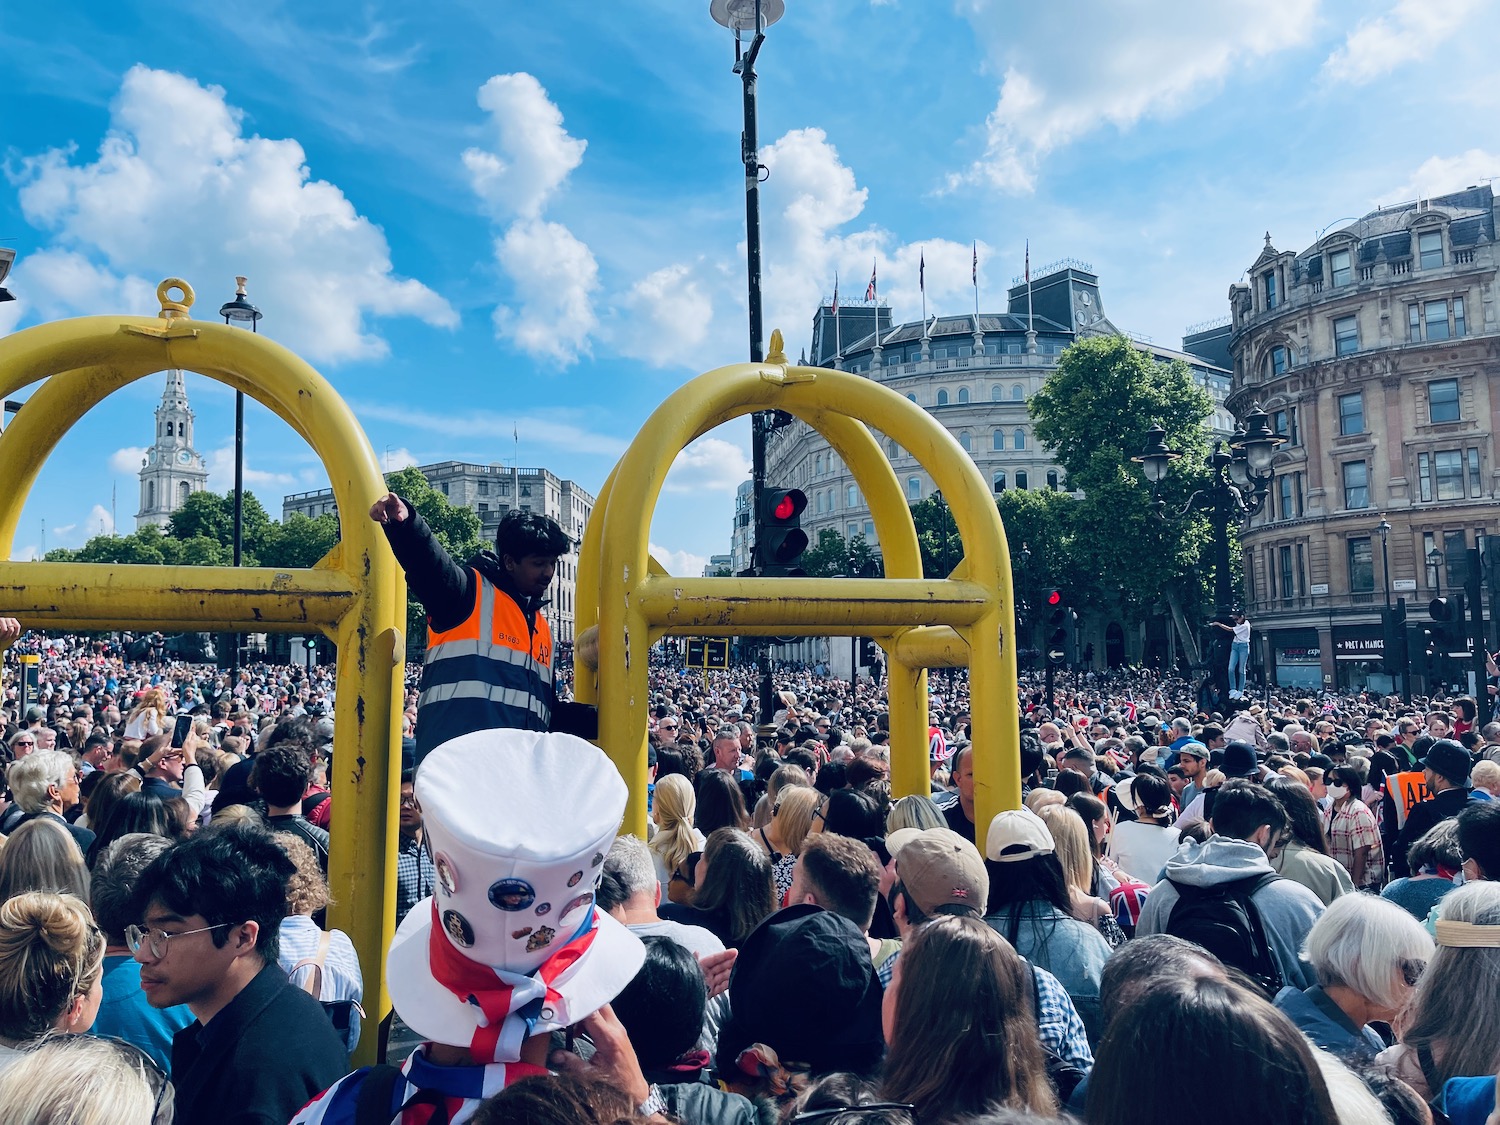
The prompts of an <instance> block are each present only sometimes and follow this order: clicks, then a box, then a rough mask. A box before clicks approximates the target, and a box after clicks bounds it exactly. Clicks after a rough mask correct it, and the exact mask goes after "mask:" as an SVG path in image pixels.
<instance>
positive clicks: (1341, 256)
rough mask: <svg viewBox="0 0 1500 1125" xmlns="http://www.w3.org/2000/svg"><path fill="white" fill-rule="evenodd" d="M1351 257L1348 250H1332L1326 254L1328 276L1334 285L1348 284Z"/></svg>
mask: <svg viewBox="0 0 1500 1125" xmlns="http://www.w3.org/2000/svg"><path fill="white" fill-rule="evenodd" d="M1352 257H1353V254H1352V253H1351V252H1350V251H1348V250H1334V251H1333V252H1331V253H1330V254H1329V255H1328V276H1329V280H1330V281H1332V283H1333V284H1334V285H1348V284H1349V278H1350V274H1351V271H1350V259H1351V258H1352Z"/></svg>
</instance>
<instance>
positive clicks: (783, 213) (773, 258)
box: [761, 129, 990, 347]
mask: <svg viewBox="0 0 1500 1125" xmlns="http://www.w3.org/2000/svg"><path fill="white" fill-rule="evenodd" d="M761 161H762V162H763V163H764V164H765V165H766V166H767V167H768V168H770V169H771V174H770V178H769V179H768V180H767V181H766V186H765V188H764V189H762V201H763V204H764V206H765V208H766V210H767V211H768V212H774V213H776V214H778V215H779V216H780V217H779V218H778V219H777V220H776V221H774V222H770V223H768V224H767V237H766V250H767V252H766V261H767V263H768V266H767V269H766V280H765V294H766V335H767V338H768V339H769V337H770V333H771V329H773V328H780V329H781V330H782V332H783V334H784V335H785V336H786V338H787V340H788V341H796V340H799V339H801V338H803V332H805V331H806V329H805V327H804V326H805V325H806V324H807V318H808V314H809V310H813V309H816V308H817V307H818V302H819V301H820V300H821V299H823V298H824V297H826V296H828V295H829V294H830V293H831V292H832V289H833V281H834V274H835V273H836V272H837V273H838V274H839V277H840V281H839V295H840V300H842V301H844V302H849V301H853V300H857V299H859V298H862V297H864V295H865V290H866V286H867V285H868V283H869V280H870V269H871V266H872V264H874V265H875V266H876V268H877V272H878V274H879V286H878V291H879V296H880V298H881V300H888V301H889V302H890V303H891V305H892V306H893V308H897V309H898V310H899V311H897V312H896V314H895V315H896V319H897V321H898V322H899V321H901V320H903V319H913V320H914V319H916V318H917V316H918V315H919V314H920V312H921V296H920V293H919V291H918V286H917V272H918V262H919V261H920V260H921V258H922V257H923V256H924V255H925V258H926V262H927V297H928V311H929V313H936V312H939V311H945V312H954V311H956V308H955V306H957V308H966V307H972V297H970V296H969V294H971V293H972V292H973V291H972V290H971V289H970V288H969V277H970V263H971V258H970V255H971V254H972V253H973V247H972V246H964V245H963V244H962V243H958V242H952V241H949V240H947V239H929V240H927V241H924V242H920V243H918V242H911V243H905V244H898V243H897V240H896V238H895V236H894V235H892V234H891V233H890V232H888V231H885V230H882V229H880V228H878V227H870V228H867V229H865V230H860V231H853V232H850V233H848V234H843V233H840V228H842V227H844V226H847V225H848V224H850V223H852V222H853V221H854V220H855V219H857V218H858V217H859V216H860V214H861V212H863V210H864V206H865V200H866V198H867V197H868V195H869V192H868V190H867V189H865V188H862V187H859V186H858V185H857V183H856V182H855V178H854V172H853V171H852V170H851V169H850V168H848V167H847V166H846V165H845V164H844V163H843V161H842V160H841V159H840V158H839V153H838V150H837V149H836V148H835V147H834V146H833V145H832V144H830V143H829V141H828V138H827V135H826V134H825V133H824V132H823V130H821V129H794V130H792V131H791V132H789V133H787V134H785V135H784V136H782V137H780V138H779V139H778V140H777V141H776V142H775V143H774V144H772V145H770V146H769V147H767V148H765V149H763V150H762V152H761ZM989 249H990V248H989V246H988V245H987V244H985V243H983V242H981V243H980V244H979V256H980V270H981V275H982V274H983V271H984V268H985V263H986V262H987V261H988V259H989ZM981 279H982V277H981ZM960 298H962V304H959V299H960ZM788 346H789V347H794V346H795V345H794V344H789V345H788Z"/></svg>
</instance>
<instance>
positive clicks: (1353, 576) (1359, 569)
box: [1349, 539, 1375, 594]
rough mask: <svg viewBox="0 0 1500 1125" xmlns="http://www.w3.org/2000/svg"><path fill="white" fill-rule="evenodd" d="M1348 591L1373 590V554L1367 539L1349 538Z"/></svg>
mask: <svg viewBox="0 0 1500 1125" xmlns="http://www.w3.org/2000/svg"><path fill="white" fill-rule="evenodd" d="M1349 592H1350V593H1351V594H1373V593H1374V592H1375V555H1374V553H1373V552H1372V551H1371V549H1370V540H1369V539H1351V540H1349Z"/></svg>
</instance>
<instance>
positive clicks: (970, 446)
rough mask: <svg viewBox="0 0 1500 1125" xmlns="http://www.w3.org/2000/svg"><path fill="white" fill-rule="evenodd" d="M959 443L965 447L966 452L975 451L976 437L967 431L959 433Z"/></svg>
mask: <svg viewBox="0 0 1500 1125" xmlns="http://www.w3.org/2000/svg"><path fill="white" fill-rule="evenodd" d="M958 444H959V445H961V446H962V447H963V451H964V452H965V453H973V452H974V439H973V438H971V437H970V436H969V435H968V432H967V431H966V432H964V433H961V434H959V435H958Z"/></svg>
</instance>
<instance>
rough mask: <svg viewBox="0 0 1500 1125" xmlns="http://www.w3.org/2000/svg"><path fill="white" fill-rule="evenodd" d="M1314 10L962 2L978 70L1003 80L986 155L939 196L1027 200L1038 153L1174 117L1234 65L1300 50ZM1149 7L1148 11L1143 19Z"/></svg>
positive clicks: (1281, 5)
mask: <svg viewBox="0 0 1500 1125" xmlns="http://www.w3.org/2000/svg"><path fill="white" fill-rule="evenodd" d="M1319 3H1320V0H1216V2H1214V3H1207V4H1205V3H1202V2H1200V0H1157V2H1156V3H1154V4H1147V5H1143V4H1140V3H1135V4H1091V5H1088V11H1087V18H1080V16H1081V13H1080V8H1079V6H1078V5H1075V4H1040V5H1034V6H1032V7H1031V8H1029V9H1027V10H1026V11H1025V12H1024V13H1020V12H1018V10H1017V8H1016V6H1015V5H1014V4H1012V3H1008V2H1006V0H961V3H960V5H959V6H960V10H961V11H962V12H963V13H964V14H965V15H966V16H967V17H968V19H969V22H970V24H971V25H972V26H973V28H974V31H975V33H976V35H977V36H978V38H979V41H980V43H981V45H982V47H983V48H984V50H985V53H986V56H987V58H988V62H989V65H990V66H991V67H992V68H993V69H994V70H995V72H997V73H999V74H1002V75H1003V78H1002V81H1001V85H1000V95H999V100H998V101H997V103H996V105H995V108H994V110H993V111H992V112H991V113H990V115H989V117H988V118H987V119H986V121H985V152H984V155H983V156H981V157H980V158H979V159H978V160H976V161H974V162H973V163H972V164H971V165H970V166H969V167H968V168H967V169H966V170H964V171H962V172H956V173H953V174H952V175H951V176H949V178H948V187H949V188H950V189H951V188H955V187H958V186H960V185H962V184H966V183H980V184H988V185H991V186H993V187H996V188H999V189H1001V190H1003V191H1010V192H1031V191H1033V190H1034V189H1035V187H1036V177H1037V173H1038V169H1039V166H1040V164H1041V162H1042V160H1043V159H1044V158H1045V157H1046V155H1047V154H1048V153H1049V152H1051V151H1052V150H1053V149H1055V148H1059V147H1062V146H1064V145H1067V144H1069V143H1071V142H1072V141H1074V140H1076V139H1078V138H1079V137H1082V136H1084V135H1085V134H1087V133H1089V132H1091V131H1092V130H1094V129H1096V128H1098V127H1099V126H1101V125H1106V124H1108V125H1113V126H1115V127H1116V128H1119V129H1127V128H1129V127H1130V126H1132V125H1134V124H1135V123H1136V122H1137V121H1139V120H1140V119H1141V118H1143V117H1145V116H1147V115H1148V114H1171V113H1174V112H1179V111H1181V110H1182V109H1184V108H1186V107H1187V106H1189V105H1191V104H1193V103H1194V102H1195V101H1197V100H1200V99H1202V98H1204V97H1205V96H1207V95H1208V94H1211V93H1212V92H1214V91H1215V90H1217V88H1218V87H1219V85H1220V84H1221V83H1222V82H1223V80H1224V79H1225V78H1226V77H1227V76H1228V75H1229V74H1230V73H1231V72H1232V71H1233V70H1235V69H1236V68H1237V67H1240V66H1243V65H1245V64H1246V63H1247V62H1249V61H1252V60H1255V59H1257V58H1261V57H1264V56H1267V55H1272V54H1275V53H1276V52H1279V51H1283V50H1286V49H1288V48H1291V47H1295V46H1298V45H1301V44H1302V43H1304V42H1306V41H1307V40H1308V39H1309V38H1310V36H1311V35H1312V34H1313V32H1314V31H1315V28H1316V22H1317V12H1318V7H1319ZM1145 9H1150V10H1145Z"/></svg>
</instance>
